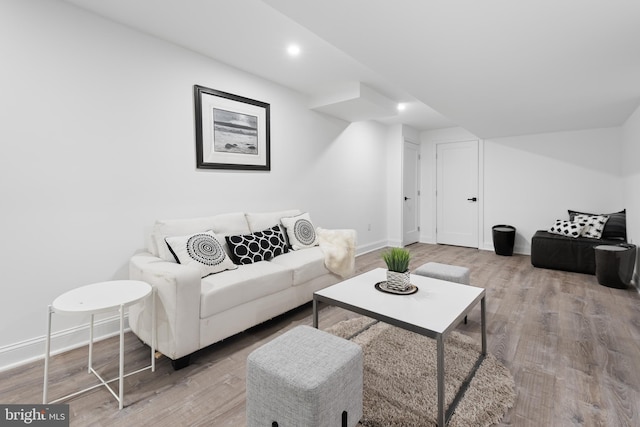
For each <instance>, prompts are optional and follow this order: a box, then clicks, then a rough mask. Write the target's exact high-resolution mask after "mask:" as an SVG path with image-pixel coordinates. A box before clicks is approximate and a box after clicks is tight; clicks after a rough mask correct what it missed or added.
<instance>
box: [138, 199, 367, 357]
mask: <svg viewBox="0 0 640 427" xmlns="http://www.w3.org/2000/svg"><path fill="white" fill-rule="evenodd" d="M301 213H302V212H301V211H299V210H286V211H278V212H265V213H230V214H223V215H216V216H212V217H204V218H193V219H179V220H163V221H157V222H156V224H155V225H154V227H153V229H152V232H151V235H150V237H149V240H148V248H147V249H148V252H143V253H138V254H136V255H134V256H133V257H132V258H131V260H130V264H129V273H130V278H131V279H134V280H142V281H145V282H147V283H149V284H151V285H152V286H153V287H154V288H155V290H156V319H157V323H156V328H157V340H156V347H157V349H158V351H159V352H161V353H162V354H164V355H165V356H167V357H169V358H170V359H172V363H173V366H174V368H176V369H180V368H182V367H184V366H187V365H188V364H189V360H190V355H191V354H192V353H193V352H195V351H197V350H199V349H201V348H204V347H206V346H208V345H211V344H213V343H215V342H218V341H220V340H223V339H224V338H227V337H230V336H232V335H234V334H237V333H239V332H241V331H244V330H245V329H247V328H250V327H252V326H255V325H257V324H260V323H262V322H264V321H266V320H269V319H271V318H273V317H275V316H277V315H279V314H282V313H284V312H286V311H288V310H291V309H293V308H295V307H298V306H300V305H302V304H304V303H306V302H308V301H310V300H311V299H312V298H313V292H315V291H317V290H319V289H322V288H325V287H327V286H329V285H332V284H335V283H337V282H339V281H340V280H342V277H341V275H342V276H348V275H350V274H352V273H353V266H354V260H355V230H336V231H330V230H323V229H320V228H316V229H315V232H316V236H315V237H317V238H318V240H319V245H315V246H312V247H308V248H304V249H299V250H292V249H289V252H287V253H284V254H281V255H278V256H276V257H274V258H272V259H270V260H269V261H258V262H254V263H251V264H244V265H240V266H238V267H237V268H235V267H234V269H231V270H225V271H222V272H219V273H215V274H211V275H207V276H206V277H202V276H203V275H204V274H203V273H202V272H201V270H200V269H199V267H200V266H197V265H196V266H194V264H179V263H177V262H176V259H175V257H174V255H173V254H172V252H171V250H170V248H169V246H168V245H167V243H166V241H165V238H167V237H172V236H180V235H189V234H193V233H201V232H205V231H207V230H211V231H213V233H214V234H215V236H216V237H217V240H218V241H219V242H220V243H221V244H222V246H223V248H224V251H225V252H226V254H227V256H229V255H230V254H231V253H230V250H229V246H228V245H227V243H226V241H225V239H224V237H226V236H234V235H248V234H251V233H255V232H258V231H262V230H266V229H269V228H271V227H273V226H275V225H280V226H281V227H282V225H281V219H282V218H291V217H298V215H300V214H301ZM282 229H283V231H284V235H285V236H286V235H287V231H289V232H290V231H291V228H290V229H289V230H285V229H284V227H282ZM312 230H313V228H312ZM332 233H334V234H332ZM335 233H338V234H337V235H336V234H335ZM336 236H337V237H338V238H337V239H332V237H336ZM169 240H170V241H171V239H169ZM336 242H337V243H336ZM327 266H329V267H330V268H331V269H332V270H333V271H334V272H332V271H330V270H329V268H327ZM336 273H340V275H338V274H336ZM150 307H151V305H150V304H148V305H145V306H133V307H131V309H130V311H129V324H130V326H131V329H132V330H133V332H134V333H135V334H136V335H137V336H138V337H139V338H140V339H141V340H142V341H144V342H146V343H147V344H150V343H151V308H150Z"/></svg>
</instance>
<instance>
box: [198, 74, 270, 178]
mask: <svg viewBox="0 0 640 427" xmlns="http://www.w3.org/2000/svg"><path fill="white" fill-rule="evenodd" d="M193 96H194V100H195V118H196V156H197V167H198V168H200V169H239V170H261V171H268V170H271V152H270V150H271V147H270V141H269V139H270V138H269V104H267V103H264V102H260V101H256V100H255V99H249V98H244V97H242V96H238V95H233V94H230V93H226V92H221V91H218V90H214V89H209V88H206V87H203V86H198V85H194V86H193Z"/></svg>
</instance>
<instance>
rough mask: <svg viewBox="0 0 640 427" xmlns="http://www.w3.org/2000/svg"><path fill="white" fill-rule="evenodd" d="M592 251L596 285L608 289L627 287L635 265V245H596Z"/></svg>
mask: <svg viewBox="0 0 640 427" xmlns="http://www.w3.org/2000/svg"><path fill="white" fill-rule="evenodd" d="M593 249H594V251H595V253H596V278H597V279H598V283H600V284H601V285H603V286H608V287H610V288H619V289H624V288H626V287H628V286H629V283H631V278H632V277H633V270H634V267H635V265H636V247H635V245H629V244H620V245H598V246H596V247H595V248H593Z"/></svg>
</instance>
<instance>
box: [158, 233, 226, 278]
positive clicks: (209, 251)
mask: <svg viewBox="0 0 640 427" xmlns="http://www.w3.org/2000/svg"><path fill="white" fill-rule="evenodd" d="M164 240H165V242H167V246H168V247H169V251H171V253H172V254H173V257H174V258H175V259H176V262H177V263H179V264H185V265H189V264H191V265H195V266H196V267H198V268H199V269H200V273H201V274H200V277H206V276H208V275H210V274H213V273H219V272H221V271H224V270H233V269H235V268H238V266H237V265H235V264H234V263H233V262H232V261H231V260H230V259H229V257H228V256H227V253H226V252H225V251H224V249H223V248H222V244H221V243H220V241H219V240H218V238H217V236H216V235H215V234H214V233H213V231H211V230H209V231H205V232H202V233H195V234H190V235H187V236H173V237H165V239H164Z"/></svg>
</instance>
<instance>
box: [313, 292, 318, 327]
mask: <svg viewBox="0 0 640 427" xmlns="http://www.w3.org/2000/svg"><path fill="white" fill-rule="evenodd" d="M313 327H314V328H316V329H318V300H316V296H315V295H314V296H313Z"/></svg>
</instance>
